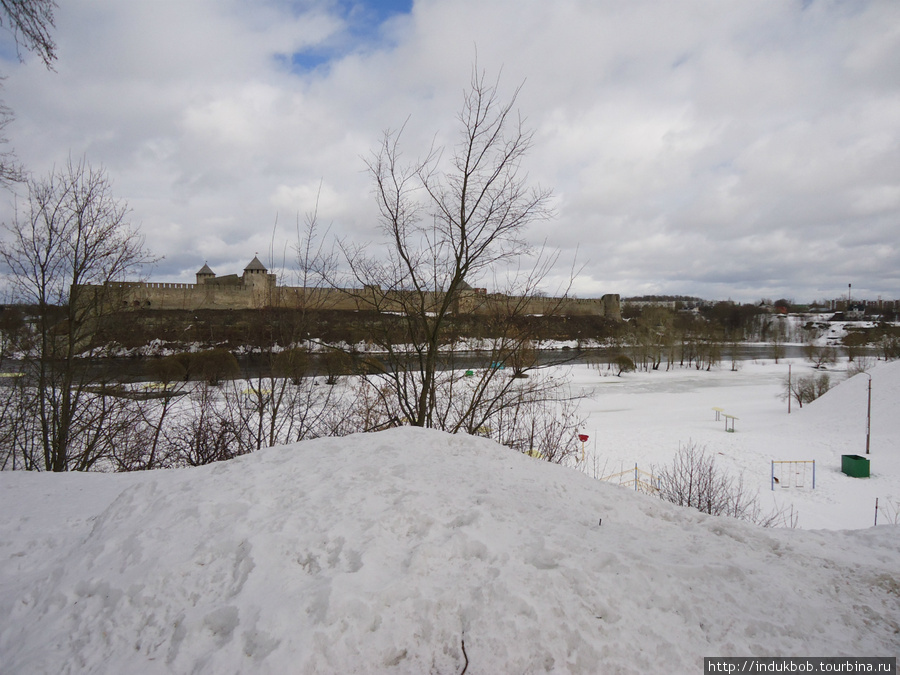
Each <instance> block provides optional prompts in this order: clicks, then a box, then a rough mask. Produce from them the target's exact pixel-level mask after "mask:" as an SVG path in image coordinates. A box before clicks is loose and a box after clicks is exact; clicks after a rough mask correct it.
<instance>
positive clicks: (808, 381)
mask: <svg viewBox="0 0 900 675" xmlns="http://www.w3.org/2000/svg"><path fill="white" fill-rule="evenodd" d="M829 389H831V378H830V377H829V375H828V373H820V374H819V375H818V377H817V376H815V375H813V374H809V375H801V376H799V377H792V378H787V377H785V378H784V392H783V393H782V396H781V398H782V399H784V400H787V399H788V398H789V397H790V398H792V399H794V400H795V401H797V404H798V405H799V406H800V407H801V408H802V407H803V404H804V403H811V402H812V401H815V400H816V399H817V398H819V397H820V396H821V395H822V394H824V393H826V392H827V391H828V390H829Z"/></svg>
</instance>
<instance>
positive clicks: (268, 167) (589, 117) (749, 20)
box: [4, 0, 900, 300]
mask: <svg viewBox="0 0 900 675" xmlns="http://www.w3.org/2000/svg"><path fill="white" fill-rule="evenodd" d="M804 4H805V5H806V7H804ZM345 9H346V7H345V6H344V7H343V8H342V5H340V4H339V3H331V2H327V1H325V0H323V1H322V2H315V1H314V0H309V1H307V2H300V3H298V2H276V1H275V0H271V1H269V2H249V1H242V0H228V1H227V2H217V1H213V0H181V1H179V2H166V1H161V2H154V3H121V2H116V1H114V0H93V1H90V2H87V1H85V2H80V3H66V4H64V5H62V6H61V7H60V8H59V12H58V22H57V23H58V26H57V31H56V37H57V42H58V43H59V62H58V64H57V72H56V73H52V72H47V71H45V70H44V69H43V68H42V66H41V64H39V63H38V62H36V61H35V60H34V59H29V60H28V62H27V63H26V64H24V65H20V64H18V63H15V62H7V63H6V64H5V66H4V70H5V72H7V73H8V75H9V77H8V79H7V80H6V82H5V85H4V95H5V98H6V101H7V103H8V104H9V105H10V106H11V107H13V108H14V110H15V111H16V113H17V117H18V119H17V121H16V123H15V124H14V125H13V126H12V127H10V129H9V135H10V138H11V140H12V141H13V144H14V146H15V148H16V149H17V151H18V153H19V155H20V157H21V158H22V159H23V160H24V161H25V162H26V163H27V165H28V166H29V167H30V168H31V169H33V170H34V171H35V172H36V173H38V174H41V173H45V172H46V171H47V170H49V168H50V167H51V166H52V165H53V164H54V163H56V164H58V163H60V162H61V161H64V159H65V157H66V156H67V155H68V154H69V153H70V152H71V153H73V154H76V155H81V154H85V155H87V156H88V158H89V159H90V160H91V161H93V162H95V163H103V164H104V165H105V166H107V167H108V169H109V171H110V174H111V177H112V178H113V181H114V184H115V188H116V191H117V193H118V194H119V195H120V196H121V197H123V198H125V199H127V200H128V201H129V203H130V204H131V206H132V208H133V212H134V216H135V220H136V221H139V222H141V223H142V226H143V228H144V232H145V234H146V235H147V239H148V243H149V244H150V245H151V246H152V247H153V249H154V250H155V251H157V252H158V253H161V254H164V255H166V257H167V260H166V261H164V262H163V263H162V264H161V265H160V266H159V268H158V270H157V272H156V274H157V275H159V277H160V278H165V279H170V280H189V279H190V275H192V274H193V271H195V268H196V267H199V265H200V264H202V261H203V260H210V264H213V263H216V262H217V258H220V259H221V261H222V262H226V261H228V262H231V261H237V260H241V259H243V258H244V257H246V258H248V259H249V257H250V256H252V255H253V253H254V252H255V251H256V250H259V249H260V248H262V249H263V250H268V247H269V245H270V242H271V240H272V239H273V237H274V238H276V239H277V240H278V241H291V240H292V238H293V236H294V234H293V233H294V230H295V219H296V216H297V214H298V213H299V214H300V215H301V216H302V215H303V214H304V213H306V212H307V211H309V210H311V209H312V208H314V206H315V195H316V194H317V193H318V189H319V185H320V184H321V185H322V192H321V194H320V196H319V217H320V220H321V221H322V222H324V223H326V224H328V225H331V227H332V228H333V230H334V231H335V232H336V233H338V234H341V235H346V236H351V237H353V238H356V239H361V240H368V239H372V238H375V237H376V236H377V231H376V228H375V223H376V217H377V213H376V210H375V208H374V202H373V200H372V197H371V192H370V187H369V181H368V178H367V175H366V172H365V165H364V162H363V159H362V157H364V156H365V155H367V154H368V152H369V151H370V149H371V148H373V147H374V146H375V145H376V144H377V142H378V140H379V137H380V133H381V132H382V131H383V130H384V129H386V128H388V127H393V128H397V127H399V126H400V125H402V124H404V122H405V123H406V130H405V141H406V146H405V147H406V148H407V152H408V154H409V156H410V157H412V156H414V155H416V154H417V153H421V152H424V151H425V150H426V149H427V147H428V145H429V144H430V143H431V142H432V140H433V139H437V140H438V141H439V142H447V141H450V142H452V139H453V134H454V131H455V129H454V126H453V125H454V115H455V111H456V110H457V108H458V107H459V104H460V100H461V93H462V91H463V89H464V87H465V86H466V84H467V82H468V79H469V75H470V69H471V66H472V62H473V59H474V58H475V55H476V53H477V57H478V64H479V66H480V67H482V68H484V69H486V70H487V71H488V72H489V73H490V74H491V75H494V74H498V73H500V72H501V71H502V74H501V86H502V89H503V90H504V91H505V92H507V93H510V94H511V93H512V91H513V90H514V89H515V87H516V86H518V85H519V84H520V83H522V82H524V87H523V89H522V91H521V94H520V97H519V101H518V102H519V105H520V107H521V109H522V112H523V114H524V115H525V116H526V117H527V119H528V123H529V125H530V126H531V128H533V129H534V130H535V146H534V149H533V152H532V154H531V156H530V157H529V159H528V161H527V165H526V168H527V170H528V171H529V175H530V177H531V178H532V179H533V180H535V181H537V182H540V183H541V184H542V185H544V186H546V187H552V188H553V189H554V191H555V195H556V196H555V205H556V209H557V214H558V217H557V219H556V220H555V221H553V222H548V223H539V224H536V226H535V227H534V229H533V232H532V237H533V239H534V241H536V242H539V241H542V240H544V239H546V240H548V242H549V243H550V244H551V245H555V246H559V247H560V248H561V249H562V250H563V252H564V254H570V253H574V251H575V249H576V248H577V249H578V256H579V259H580V260H585V259H588V260H589V262H588V264H587V267H586V268H585V271H584V274H583V275H582V276H581V277H580V278H579V279H578V280H577V282H576V285H575V290H576V292H578V293H579V295H582V296H585V295H588V294H596V293H599V292H619V293H622V294H624V295H629V294H635V293H642V292H648V291H647V289H654V290H656V291H658V292H668V293H683V294H697V295H704V296H707V297H712V294H715V297H729V296H730V297H734V298H737V299H745V300H752V299H754V298H756V296H758V295H760V294H762V293H763V292H765V293H766V294H769V295H791V296H792V297H795V298H797V299H804V298H807V296H808V298H809V299H811V298H812V297H813V296H818V297H820V296H823V295H827V294H833V295H837V294H839V293H840V292H842V289H844V288H846V284H847V283H848V282H852V283H853V284H854V288H859V289H860V292H861V293H862V292H868V293H869V294H871V295H872V296H873V297H874V296H875V295H882V296H884V297H900V281H898V275H897V273H896V271H895V270H896V269H897V268H898V263H900V224H898V223H900V219H898V215H900V178H898V176H900V153H898V149H900V148H898V145H900V103H898V101H900V71H898V70H897V69H896V67H895V64H894V55H895V54H896V53H897V49H898V46H900V29H898V26H900V5H898V4H897V3H895V2H893V1H892V0H866V1H860V2H855V3H845V2H839V1H838V0H815V1H814V2H811V3H800V2H790V3H788V2H785V3H759V2H754V1H752V0H738V1H737V2H729V3H720V2H714V1H713V0H676V1H674V2H662V1H661V0H652V1H651V0H635V1H633V2H628V3H605V2H604V3H597V2H588V1H587V0H563V1H561V2H555V3H537V2H534V3H532V2H514V1H513V0H505V1H497V2H491V3H484V2H481V1H480V0H453V1H451V0H420V1H418V2H416V3H415V4H414V6H413V10H412V12H411V14H409V15H401V16H398V17H395V18H393V19H391V20H390V21H389V22H388V23H386V24H385V25H384V26H382V28H381V29H380V30H371V31H368V32H367V33H366V34H362V33H361V32H360V29H359V27H360V26H361V25H362V24H361V23H360V20H359V19H358V18H357V17H355V16H353V15H348V14H346V12H345ZM354 40H355V41H354ZM305 53H311V54H320V55H325V56H330V57H331V60H330V61H328V62H326V63H324V64H322V65H320V66H319V67H315V68H313V69H311V70H306V71H304V70H302V69H299V70H298V64H297V63H295V64H292V62H291V59H292V55H293V54H305ZM298 63H300V62H298ZM276 219H277V221H278V226H277V227H274V223H275V221H276ZM273 229H274V234H273ZM565 258H566V255H563V256H562V262H561V263H560V270H558V272H559V273H560V274H562V273H563V272H564V268H565V266H566V265H567V264H568V262H569V261H568V260H566V259H565ZM185 270H188V271H189V273H188V272H185ZM779 285H781V286H782V290H780V291H779V290H777V287H778V286H779ZM773 289H776V290H773Z"/></svg>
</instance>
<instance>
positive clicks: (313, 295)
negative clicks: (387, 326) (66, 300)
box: [113, 257, 622, 321]
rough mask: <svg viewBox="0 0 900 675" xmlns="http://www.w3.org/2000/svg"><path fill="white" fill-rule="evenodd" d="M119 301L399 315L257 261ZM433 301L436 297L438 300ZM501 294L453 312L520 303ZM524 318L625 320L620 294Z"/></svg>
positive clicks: (382, 300) (135, 285) (394, 301)
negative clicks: (306, 284) (279, 275)
mask: <svg viewBox="0 0 900 675" xmlns="http://www.w3.org/2000/svg"><path fill="white" fill-rule="evenodd" d="M113 286H114V289H115V290H116V296H117V300H116V302H120V303H121V304H122V305H124V306H127V307H130V308H134V309H144V310H152V309H160V310H163V309H169V310H172V309H175V310H198V309H262V308H266V307H277V308H285V309H291V308H298V309H299V308H316V309H330V310H345V311H360V310H374V309H377V310H379V311H400V310H401V309H402V306H403V304H402V302H401V299H400V298H399V297H398V295H397V294H394V295H393V296H392V294H391V293H390V292H382V291H381V289H378V288H367V289H337V288H303V287H298V286H278V285H277V283H276V277H275V275H274V274H269V273H268V270H267V269H266V268H265V266H264V265H263V264H262V263H261V262H260V261H259V259H258V258H256V257H254V258H253V260H252V261H251V262H250V264H248V265H247V267H246V268H244V273H243V275H241V276H238V275H236V274H231V275H227V276H222V277H217V276H216V275H215V273H214V272H213V271H212V270H211V269H210V268H209V267H208V266H207V265H204V266H203V267H202V268H201V269H200V271H199V272H197V283H195V284H181V283H157V282H142V281H135V282H123V283H119V284H115V285H113ZM434 300H435V301H436V300H437V298H435V299H434ZM516 300H517V299H516V298H511V297H508V296H505V295H502V294H489V293H487V292H486V291H485V290H484V289H473V288H468V287H467V288H466V289H465V290H462V291H460V292H459V295H458V298H457V299H456V300H455V302H454V308H453V309H454V312H456V313H463V314H466V313H467V314H476V315H477V314H489V313H492V312H494V311H496V310H498V309H499V308H501V307H502V306H504V305H509V304H512V303H515V302H516ZM523 313H524V314H562V315H569V316H602V317H606V318H609V319H613V320H617V321H618V320H621V318H622V314H621V308H620V302H619V295H618V294H607V295H604V296H602V297H600V298H586V299H581V298H562V299H561V298H551V297H535V298H530V299H529V300H528V301H527V303H526V305H525V307H524V312H523Z"/></svg>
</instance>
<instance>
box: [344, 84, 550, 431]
mask: <svg viewBox="0 0 900 675" xmlns="http://www.w3.org/2000/svg"><path fill="white" fill-rule="evenodd" d="M517 95H518V90H517V91H516V92H515V93H514V94H513V96H512V98H511V99H509V100H508V101H504V100H502V99H501V98H500V94H499V92H498V88H497V84H496V83H494V84H491V83H489V82H488V81H486V79H485V75H484V74H483V73H482V72H479V71H478V70H477V68H475V69H473V73H472V77H471V81H470V85H469V88H468V90H467V91H466V93H465V97H464V100H463V105H462V109H461V111H460V113H459V115H458V121H459V137H458V142H457V143H456V144H455V146H453V148H452V149H451V150H449V151H447V152H446V153H445V149H444V148H437V147H432V148H431V150H430V151H429V152H428V153H427V155H426V156H425V158H424V159H422V160H419V161H415V162H412V163H407V162H406V161H405V160H404V158H403V154H402V152H401V146H400V141H401V136H402V131H403V129H402V128H401V129H400V130H399V131H387V132H385V134H384V137H383V139H382V142H381V144H380V146H379V147H378V149H377V150H376V151H375V152H374V153H373V156H372V157H371V158H370V160H369V161H368V168H369V172H370V174H371V176H372V179H373V182H374V192H375V196H376V200H377V202H378V206H379V210H380V216H381V219H380V220H381V226H382V232H383V234H384V236H385V239H386V243H387V246H386V248H385V249H384V250H385V251H386V253H385V254H384V255H382V256H380V257H378V256H372V255H369V252H368V251H367V250H366V249H364V248H362V247H358V246H352V245H349V244H346V243H344V244H342V245H341V248H342V250H343V253H344V255H345V257H346V260H347V262H348V264H349V269H350V270H351V276H352V279H351V281H350V282H349V283H347V284H345V286H350V287H353V288H355V289H359V290H348V291H347V292H348V293H351V294H352V295H354V296H355V298H356V303H357V306H359V307H361V308H365V309H369V310H372V311H374V312H378V313H379V314H380V315H381V316H382V317H384V320H381V321H379V322H377V323H378V324H380V326H376V327H375V328H373V332H372V340H373V342H375V343H376V344H377V346H378V347H379V348H380V349H381V350H382V351H383V352H384V353H385V356H384V357H383V360H384V363H385V368H384V369H382V370H381V371H379V372H376V373H374V374H372V373H370V374H368V375H366V377H367V378H368V379H369V381H371V382H372V386H373V388H374V391H375V392H376V393H377V395H378V396H379V397H381V399H382V401H383V403H384V407H385V409H386V410H390V411H392V414H391V417H392V418H393V423H394V424H410V425H414V426H424V427H435V428H440V429H444V430H447V431H450V432H457V431H468V432H470V433H474V432H475V431H476V430H478V429H480V428H482V427H484V426H486V425H487V423H488V420H489V419H490V418H491V417H492V416H494V415H496V414H498V411H499V410H501V409H503V408H504V407H506V406H510V405H520V404H521V403H522V401H523V400H534V401H537V400H545V399H549V398H551V396H550V392H549V390H548V389H547V387H548V386H551V387H552V386H556V384H557V383H555V382H552V380H550V379H541V380H540V381H534V382H528V383H527V384H523V383H522V379H523V377H522V376H524V375H527V373H528V372H529V371H531V370H533V369H535V368H537V367H539V364H538V362H537V361H536V360H535V359H532V358H531V357H530V356H529V353H528V352H529V350H530V349H531V344H532V339H533V335H531V334H530V333H529V331H528V330H527V325H526V322H524V321H522V320H521V319H522V318H523V317H524V315H525V314H526V310H527V307H528V306H529V301H530V300H532V299H534V298H536V297H538V296H539V295H540V285H541V283H542V281H543V279H545V278H546V276H547V274H548V272H549V270H550V268H551V266H552V265H553V263H554V262H555V257H554V256H553V255H550V256H547V255H543V252H540V253H538V254H537V255H536V256H535V258H534V260H535V261H536V262H535V263H534V265H533V266H532V267H517V265H519V264H521V262H522V261H523V260H525V259H526V258H527V257H528V256H529V255H531V254H534V252H533V251H532V250H531V248H530V247H529V246H528V244H527V243H526V241H525V239H524V232H525V228H526V227H527V226H528V225H529V224H530V223H533V222H534V221H537V220H540V219H544V218H547V217H549V215H550V210H549V207H548V200H549V197H550V193H549V191H547V190H544V189H541V188H538V187H531V186H529V185H528V181H527V177H526V176H525V174H524V171H523V170H522V160H523V158H524V157H525V155H526V153H527V152H528V150H529V149H530V147H531V144H532V134H531V133H530V132H528V131H527V130H526V129H525V127H524V124H523V120H522V119H521V118H520V117H519V116H518V115H517V113H516V111H515V107H514V106H515V101H516V96H517ZM502 270H515V272H513V273H511V274H510V275H509V276H508V277H502V280H498V285H499V286H503V291H502V292H497V293H494V294H487V293H486V292H485V291H484V290H481V291H479V290H477V289H475V288H473V285H477V284H478V283H479V282H480V281H481V280H482V279H483V278H484V277H485V275H487V274H488V273H492V274H495V275H496V274H498V271H502ZM500 273H501V276H502V272H500ZM335 285H337V284H335ZM546 304H547V307H546V311H545V313H547V312H549V313H552V312H553V311H554V309H556V308H558V307H556V308H555V307H554V306H553V301H551V300H547V301H546ZM472 315H477V316H478V317H479V320H480V321H481V320H482V319H483V321H481V323H482V326H483V327H484V330H485V332H486V335H485V343H486V344H487V345H489V348H490V349H489V353H488V354H486V356H485V367H484V368H482V369H477V373H476V372H472V374H471V375H470V376H469V377H468V378H466V377H464V373H465V371H466V370H471V369H470V368H467V367H463V366H462V365H460V364H459V363H458V362H457V360H456V355H455V352H456V348H457V347H458V341H459V338H460V323H461V322H462V320H463V317H465V316H472ZM507 365H508V366H510V368H511V370H514V371H515V374H516V375H517V376H518V378H516V379H518V383H514V382H513V379H514V378H511V377H509V374H508V373H507V372H506V371H505V368H506V366H507ZM523 397H524V399H523Z"/></svg>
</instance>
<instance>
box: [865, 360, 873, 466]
mask: <svg viewBox="0 0 900 675" xmlns="http://www.w3.org/2000/svg"><path fill="white" fill-rule="evenodd" d="M866 375H869V374H868V373H866ZM871 433H872V376H871V375H869V407H868V410H867V411H866V454H867V455H868V454H869V440H870V436H871Z"/></svg>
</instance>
